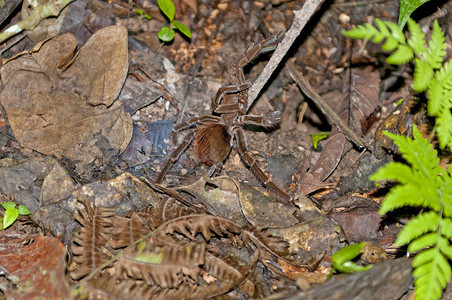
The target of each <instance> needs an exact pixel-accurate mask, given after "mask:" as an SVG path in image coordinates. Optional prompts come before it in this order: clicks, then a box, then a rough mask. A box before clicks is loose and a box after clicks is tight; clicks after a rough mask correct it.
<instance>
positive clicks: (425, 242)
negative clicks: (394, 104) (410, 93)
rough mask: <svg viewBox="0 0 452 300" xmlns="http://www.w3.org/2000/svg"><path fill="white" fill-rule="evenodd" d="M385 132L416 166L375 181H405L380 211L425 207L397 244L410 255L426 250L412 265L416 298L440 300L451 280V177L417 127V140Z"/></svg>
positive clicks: (386, 171) (391, 169) (384, 172)
mask: <svg viewBox="0 0 452 300" xmlns="http://www.w3.org/2000/svg"><path fill="white" fill-rule="evenodd" d="M449 114H450V113H449ZM385 134H386V135H387V136H389V137H390V138H391V139H392V140H394V143H395V144H396V145H397V146H398V147H399V149H400V152H401V153H402V157H403V158H404V159H405V160H406V161H407V162H408V163H409V164H410V165H411V167H408V166H406V165H403V164H401V163H396V162H391V163H389V164H387V165H386V166H384V167H382V168H381V169H379V170H378V171H377V172H376V173H375V174H373V175H372V176H371V177H370V179H371V180H374V181H375V180H388V179H390V180H397V181H398V182H400V184H399V185H398V186H396V187H394V188H392V189H391V190H390V192H389V193H388V194H387V197H386V199H385V200H384V201H383V203H382V205H381V208H380V211H379V212H380V214H385V213H386V212H388V211H391V210H394V209H396V208H398V207H402V206H407V205H409V206H419V207H423V208H425V209H426V212H423V213H420V214H419V215H418V216H416V217H415V218H413V219H412V220H410V221H409V222H408V224H406V225H405V226H404V227H403V229H402V230H401V232H400V233H399V236H398V237H397V240H396V242H395V244H397V245H407V244H408V251H410V252H417V251H421V252H419V253H418V254H417V255H416V257H415V259H414V260H413V263H412V266H413V268H414V271H413V277H414V278H415V282H414V285H415V288H416V299H439V298H440V297H441V294H442V290H443V289H444V288H445V287H446V285H447V282H448V281H449V280H450V276H451V266H450V264H449V261H448V260H450V259H452V245H451V243H452V178H451V176H450V174H449V173H448V171H447V170H446V169H444V168H443V167H441V166H439V158H438V157H437V151H436V150H434V149H433V146H432V145H431V144H430V143H429V142H428V141H427V140H426V139H424V138H423V137H422V135H421V134H420V133H419V131H418V129H417V128H416V126H415V125H414V126H413V136H414V138H413V139H411V138H408V137H403V136H397V135H394V134H391V133H387V132H385ZM450 171H452V167H449V172H450Z"/></svg>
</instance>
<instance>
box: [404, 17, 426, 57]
mask: <svg viewBox="0 0 452 300" xmlns="http://www.w3.org/2000/svg"><path fill="white" fill-rule="evenodd" d="M408 31H409V32H410V38H409V39H408V45H410V46H411V48H412V49H413V51H414V52H415V53H416V54H417V55H420V54H421V53H424V51H425V33H423V32H422V30H421V27H420V26H419V24H418V23H416V22H415V21H413V19H411V18H408Z"/></svg>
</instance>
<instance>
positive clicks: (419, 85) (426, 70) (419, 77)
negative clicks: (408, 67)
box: [412, 58, 433, 93]
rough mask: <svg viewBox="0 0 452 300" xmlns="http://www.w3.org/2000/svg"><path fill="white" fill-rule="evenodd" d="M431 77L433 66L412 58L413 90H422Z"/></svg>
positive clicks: (425, 87)
mask: <svg viewBox="0 0 452 300" xmlns="http://www.w3.org/2000/svg"><path fill="white" fill-rule="evenodd" d="M432 78H433V68H432V66H431V65H430V64H428V63H426V62H425V61H423V60H421V59H419V58H415V59H414V75H413V86H412V87H413V90H415V91H416V92H419V93H420V92H423V91H425V90H426V89H427V87H428V85H429V84H430V82H431V81H432Z"/></svg>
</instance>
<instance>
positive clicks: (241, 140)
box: [156, 32, 292, 202]
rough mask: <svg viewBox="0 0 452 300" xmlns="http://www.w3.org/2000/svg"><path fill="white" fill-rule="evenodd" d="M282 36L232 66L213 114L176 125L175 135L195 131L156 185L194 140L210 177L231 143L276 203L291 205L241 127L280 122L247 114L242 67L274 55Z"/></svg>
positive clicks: (251, 50)
mask: <svg viewBox="0 0 452 300" xmlns="http://www.w3.org/2000/svg"><path fill="white" fill-rule="evenodd" d="M283 35H284V32H281V33H279V34H278V35H276V36H273V37H271V38H268V39H266V40H263V41H261V42H260V43H259V44H257V45H252V46H251V47H249V48H248V50H247V51H246V52H245V54H244V55H242V56H241V57H240V58H239V59H238V60H237V61H236V62H235V63H234V64H233V66H232V69H231V72H230V81H231V83H232V84H231V85H228V86H224V87H221V88H220V89H219V90H218V92H217V94H216V97H215V99H214V100H213V101H212V114H211V115H205V116H201V117H194V118H190V119H188V120H187V121H185V122H182V123H180V124H176V125H175V126H174V128H173V131H174V132H179V131H182V130H185V129H189V128H191V127H195V128H194V130H192V131H191V132H190V133H188V134H187V135H186V136H185V138H184V141H183V142H182V143H181V144H180V145H179V146H178V147H177V148H176V150H175V151H174V152H173V153H172V154H171V156H170V158H169V159H168V161H167V162H166V164H165V166H164V167H163V169H162V171H161V172H160V174H159V176H158V177H157V180H156V183H160V182H161V181H162V180H163V177H164V176H165V174H166V173H167V172H168V169H169V168H170V167H171V165H172V164H173V163H174V162H175V161H176V160H177V159H178V158H179V156H180V155H181V154H182V152H183V151H184V150H185V149H186V148H187V147H188V146H189V145H190V144H191V142H192V141H193V140H195V151H196V154H197V155H198V157H199V159H200V160H201V162H202V163H204V164H206V165H207V166H213V168H212V170H211V172H210V174H209V176H211V175H213V174H214V173H215V171H216V170H219V169H220V168H221V166H222V165H223V162H224V161H225V160H226V158H227V157H228V155H229V153H230V151H231V149H232V147H233V145H234V143H233V141H234V139H235V140H236V143H237V146H236V147H237V151H238V153H239V154H240V156H241V157H242V159H243V161H244V163H245V165H247V166H248V167H249V168H250V169H251V171H252V172H253V173H254V175H255V176H256V177H257V179H258V180H259V181H261V182H262V184H263V185H264V186H265V187H266V188H267V189H268V190H269V191H271V192H272V193H274V194H275V195H276V196H277V197H278V198H279V199H281V200H283V201H285V202H290V201H291V200H292V197H291V196H289V195H288V194H287V193H286V192H284V191H283V190H282V189H280V188H279V187H278V186H276V185H275V184H274V183H273V182H272V181H271V180H270V178H269V176H268V175H267V174H265V172H264V171H263V170H262V169H261V168H260V167H259V166H258V165H257V163H256V161H255V160H254V158H253V157H252V156H251V155H250V154H249V152H248V147H247V144H246V137H245V133H244V130H243V128H242V127H243V125H257V126H265V127H274V126H277V125H278V124H279V122H280V121H281V114H280V113H279V112H274V113H272V114H271V115H269V116H257V115H248V114H246V109H247V97H248V89H249V87H250V86H251V84H250V82H248V81H246V80H245V75H244V73H243V67H244V66H246V65H247V64H248V63H249V62H250V61H251V60H253V59H254V58H255V57H256V56H257V55H259V54H261V53H264V52H268V51H273V50H274V49H275V48H276V45H277V44H278V43H279V41H280V40H281V39H282V37H283Z"/></svg>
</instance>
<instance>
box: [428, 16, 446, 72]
mask: <svg viewBox="0 0 452 300" xmlns="http://www.w3.org/2000/svg"><path fill="white" fill-rule="evenodd" d="M445 40H446V38H445V37H444V33H443V32H442V30H441V28H440V27H439V24H438V20H435V22H434V23H433V30H432V38H431V40H430V42H429V43H428V47H427V52H426V53H425V59H426V61H427V62H428V63H429V64H430V65H431V66H432V67H433V68H434V69H439V68H441V65H442V62H443V56H444V55H446V50H445V49H446V47H447V45H446V43H445Z"/></svg>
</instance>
